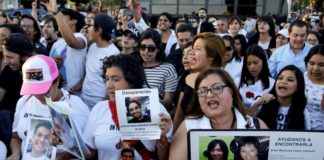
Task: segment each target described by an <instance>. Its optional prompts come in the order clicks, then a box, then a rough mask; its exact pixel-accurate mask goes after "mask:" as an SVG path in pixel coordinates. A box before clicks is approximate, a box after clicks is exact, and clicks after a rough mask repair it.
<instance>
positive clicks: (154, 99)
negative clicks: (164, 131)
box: [116, 89, 161, 140]
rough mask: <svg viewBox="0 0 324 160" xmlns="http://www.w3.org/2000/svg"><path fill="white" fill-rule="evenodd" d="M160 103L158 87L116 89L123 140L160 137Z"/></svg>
mask: <svg viewBox="0 0 324 160" xmlns="http://www.w3.org/2000/svg"><path fill="white" fill-rule="evenodd" d="M160 105H161V104H160V103H159V96H158V90H157V89H132V90H119V91H116V106H117V114H118V121H119V126H120V132H121V134H122V139H123V140H152V139H159V138H160V136H161V130H160V128H159V122H160V118H159V113H160Z"/></svg>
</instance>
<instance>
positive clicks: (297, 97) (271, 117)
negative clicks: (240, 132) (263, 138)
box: [258, 65, 307, 130]
mask: <svg viewBox="0 0 324 160" xmlns="http://www.w3.org/2000/svg"><path fill="white" fill-rule="evenodd" d="M283 71H292V72H294V73H295V75H296V80H297V90H296V91H295V93H293V95H292V100H291V106H290V108H289V111H288V116H287V117H286V120H285V126H286V128H285V129H295V130H303V129H305V116H304V110H305V106H306V103H307V99H306V96H305V81H304V76H303V73H302V72H301V71H300V70H299V69H298V68H297V67H296V66H294V65H288V66H286V67H284V68H283V69H282V70H281V71H280V72H279V74H278V76H277V77H276V81H275V84H274V86H273V88H272V89H271V91H270V93H271V94H272V95H273V96H274V97H275V98H276V99H275V100H273V101H271V102H269V103H268V104H265V105H263V106H262V108H261V111H260V113H259V114H258V117H259V118H260V119H262V120H263V121H264V122H265V123H266V124H267V126H268V127H269V128H271V129H276V128H277V121H276V118H277V115H278V111H279V107H280V104H279V102H278V100H277V99H278V95H277V93H276V85H277V81H278V78H279V76H280V75H281V73H282V72H283Z"/></svg>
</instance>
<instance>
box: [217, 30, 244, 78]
mask: <svg viewBox="0 0 324 160" xmlns="http://www.w3.org/2000/svg"><path fill="white" fill-rule="evenodd" d="M222 38H223V41H224V44H225V47H226V52H225V54H224V62H225V68H224V70H225V71H227V72H228V73H229V74H230V75H231V77H232V78H233V80H234V79H236V78H239V77H241V72H242V67H243V61H242V60H243V57H241V56H239V55H238V53H237V51H236V49H235V45H234V43H235V40H234V38H233V37H231V36H229V35H225V36H223V37H222Z"/></svg>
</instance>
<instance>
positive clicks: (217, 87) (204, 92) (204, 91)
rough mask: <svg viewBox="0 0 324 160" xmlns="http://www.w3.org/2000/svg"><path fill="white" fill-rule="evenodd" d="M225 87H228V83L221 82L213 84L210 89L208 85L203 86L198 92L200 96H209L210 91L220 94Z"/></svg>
mask: <svg viewBox="0 0 324 160" xmlns="http://www.w3.org/2000/svg"><path fill="white" fill-rule="evenodd" d="M224 87H227V85H222V84H220V83H215V84H213V85H212V87H211V88H210V89H208V88H207V87H201V88H199V89H198V90H197V91H196V92H197V95H198V96H199V97H205V96H207V94H208V92H209V91H210V92H211V93H212V94H213V95H216V94H220V93H222V92H223V90H224Z"/></svg>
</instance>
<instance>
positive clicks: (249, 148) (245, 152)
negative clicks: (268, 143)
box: [240, 144, 258, 160]
mask: <svg viewBox="0 0 324 160" xmlns="http://www.w3.org/2000/svg"><path fill="white" fill-rule="evenodd" d="M240 155H241V157H242V159H243V160H257V159H258V150H257V148H255V146H254V145H253V144H246V145H244V146H242V147H241V148H240Z"/></svg>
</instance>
